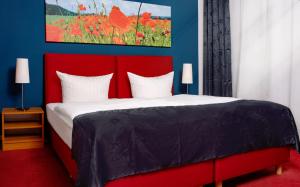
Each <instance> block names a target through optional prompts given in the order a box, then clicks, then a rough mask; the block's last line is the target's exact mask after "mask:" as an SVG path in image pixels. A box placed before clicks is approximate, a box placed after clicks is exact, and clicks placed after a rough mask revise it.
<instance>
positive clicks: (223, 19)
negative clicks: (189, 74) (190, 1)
mask: <svg viewBox="0 0 300 187" xmlns="http://www.w3.org/2000/svg"><path fill="white" fill-rule="evenodd" d="M203 87H204V88H203V89H204V94H205V95H213V96H232V75H231V38H230V13H229V0H204V85H203Z"/></svg>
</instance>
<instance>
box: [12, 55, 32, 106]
mask: <svg viewBox="0 0 300 187" xmlns="http://www.w3.org/2000/svg"><path fill="white" fill-rule="evenodd" d="M15 82H16V84H21V85H22V106H21V108H17V109H18V110H28V109H29V108H28V107H27V108H25V107H24V88H23V87H24V84H28V83H30V78H29V67H28V59H27V58H17V63H16V77H15Z"/></svg>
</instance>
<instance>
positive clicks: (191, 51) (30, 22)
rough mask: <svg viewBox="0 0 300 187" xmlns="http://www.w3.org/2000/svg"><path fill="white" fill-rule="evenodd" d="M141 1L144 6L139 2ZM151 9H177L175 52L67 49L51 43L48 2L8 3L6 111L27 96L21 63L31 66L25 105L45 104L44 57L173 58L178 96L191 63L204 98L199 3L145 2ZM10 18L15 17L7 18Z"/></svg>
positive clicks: (1, 75) (4, 8) (0, 94)
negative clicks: (18, 69) (19, 74)
mask: <svg viewBox="0 0 300 187" xmlns="http://www.w3.org/2000/svg"><path fill="white" fill-rule="evenodd" d="M135 1H138V0H135ZM143 2H145V3H154V4H161V5H168V6H171V7H172V24H173V25H172V32H173V33H172V37H173V40H172V47H171V48H155V47H130V46H113V45H85V44H61V43H46V42H45V28H44V27H45V12H44V7H45V5H44V0H41V1H3V2H2V4H1V11H0V15H2V17H3V18H6V19H2V20H1V35H0V41H1V42H0V46H1V48H0V49H1V50H0V56H1V60H0V61H1V62H0V66H1V68H0V80H1V87H0V98H1V99H0V106H1V108H2V107H4V106H16V105H18V103H20V100H21V96H20V94H21V92H20V88H19V86H18V85H15V84H14V76H15V63H16V62H15V61H16V58H17V57H26V58H29V61H30V76H31V77H30V78H31V83H30V84H29V85H26V86H25V90H26V91H25V96H24V98H25V103H26V104H27V105H30V106H34V105H36V106H38V105H42V104H43V98H44V93H43V92H44V85H43V74H44V72H43V64H44V63H43V55H44V53H47V52H50V53H73V54H74V53H81V54H109V55H121V54H125V55H157V56H160V55H162V56H173V60H174V69H175V81H174V92H175V94H177V93H181V90H182V89H184V86H182V85H181V83H180V82H181V69H182V64H183V63H185V62H189V63H193V65H194V68H193V69H194V80H195V82H194V84H193V85H192V86H191V87H190V90H191V93H194V94H197V93H198V77H197V75H198V71H197V70H198V44H197V42H198V18H197V7H198V6H197V0H190V1H189V2H187V1H173V0H145V1H143ZM8 15H9V17H7V16H8Z"/></svg>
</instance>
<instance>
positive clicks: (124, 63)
mask: <svg viewBox="0 0 300 187" xmlns="http://www.w3.org/2000/svg"><path fill="white" fill-rule="evenodd" d="M117 59H118V66H117V68H118V79H117V84H118V89H117V92H118V98H131V97H132V95H131V88H130V83H129V79H128V75H127V72H132V73H134V74H137V75H141V76H144V77H153V76H160V75H164V74H167V73H170V72H171V71H173V62H172V57H170V56H118V57H117Z"/></svg>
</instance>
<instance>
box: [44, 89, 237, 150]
mask: <svg viewBox="0 0 300 187" xmlns="http://www.w3.org/2000/svg"><path fill="white" fill-rule="evenodd" d="M235 100H237V99H236V98H231V97H212V96H198V95H197V96H196V95H176V96H170V97H165V98H159V99H109V100H105V101H101V102H93V103H51V104H47V107H46V108H47V118H48V121H49V122H50V124H51V126H52V127H53V129H54V130H55V131H56V132H57V134H58V135H59V136H60V137H61V138H62V139H63V141H64V142H65V143H66V144H67V145H68V146H69V147H70V148H71V145H72V128H73V122H72V121H73V119H74V118H75V117H76V116H78V115H81V114H85V113H90V112H96V111H107V110H116V109H119V110H122V109H132V108H147V107H158V106H184V105H205V104H214V103H226V102H231V101H235Z"/></svg>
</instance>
